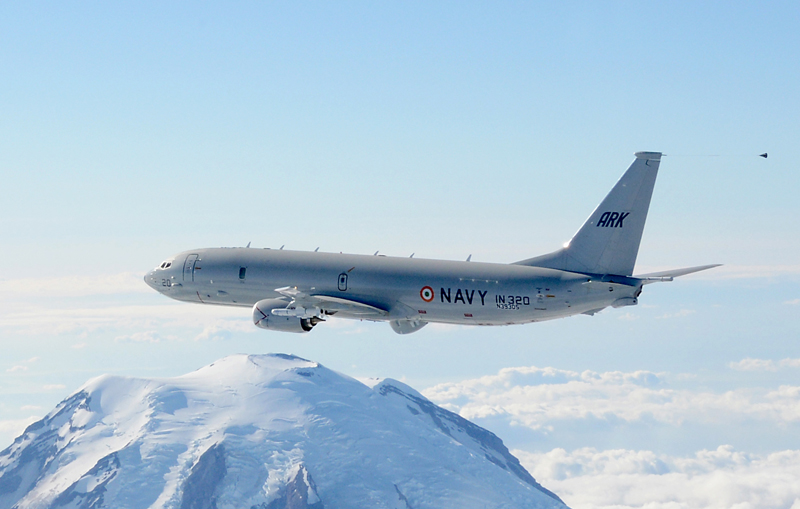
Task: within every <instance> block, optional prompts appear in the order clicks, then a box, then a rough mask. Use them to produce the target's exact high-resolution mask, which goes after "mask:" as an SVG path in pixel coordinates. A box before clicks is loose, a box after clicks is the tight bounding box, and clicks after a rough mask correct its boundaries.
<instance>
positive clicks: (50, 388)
mask: <svg viewBox="0 0 800 509" xmlns="http://www.w3.org/2000/svg"><path fill="white" fill-rule="evenodd" d="M66 388H67V386H66V385H64V384H47V385H43V386H42V389H44V390H46V391H55V390H61V389H66Z"/></svg>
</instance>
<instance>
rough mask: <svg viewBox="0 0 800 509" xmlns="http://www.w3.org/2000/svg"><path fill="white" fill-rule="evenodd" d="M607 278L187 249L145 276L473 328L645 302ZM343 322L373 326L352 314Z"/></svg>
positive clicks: (195, 290) (227, 295) (245, 301)
mask: <svg viewBox="0 0 800 509" xmlns="http://www.w3.org/2000/svg"><path fill="white" fill-rule="evenodd" d="M164 266H167V268H162V267H164ZM604 279H606V280H604ZM607 279H608V278H604V277H603V276H600V275H598V276H594V275H587V274H580V273H575V272H568V271H562V270H555V269H547V268H540V267H531V266H524V265H505V264H495V263H479V262H457V261H443V260H426V259H418V258H397V257H388V256H368V255H351V254H336V253H319V252H302V251H284V250H274V249H254V248H210V249H197V250H193V251H186V252H183V253H180V254H178V255H176V256H175V257H173V258H172V259H171V260H168V261H167V262H165V263H162V265H161V267H158V268H156V269H154V270H153V271H151V272H150V273H148V274H147V276H145V281H146V282H147V284H148V285H150V286H151V287H153V288H154V289H156V290H158V291H159V292H161V293H163V294H164V295H166V296H168V297H171V298H173V299H176V300H181V301H186V302H195V303H203V304H216V305H231V306H242V307H252V306H254V304H255V303H256V302H258V301H260V300H262V299H274V298H281V297H282V294H281V293H279V292H276V290H277V289H281V288H284V287H293V288H298V289H301V290H303V291H305V292H307V293H313V294H314V295H317V296H328V297H332V298H335V299H345V300H347V301H353V302H357V303H362V304H365V305H369V306H373V307H375V308H378V309H381V310H384V311H386V315H385V316H384V317H381V318H375V317H371V318H368V319H376V320H386V321H390V320H421V321H424V322H440V323H453V324H472V325H510V324H518V323H528V322H538V321H542V320H550V319H554V318H561V317H565V316H570V315H575V314H581V313H588V314H592V313H594V312H595V311H598V310H600V309H602V308H605V307H607V306H610V305H615V306H617V305H629V304H635V298H636V297H637V296H638V294H639V292H640V291H641V286H642V282H641V281H640V280H637V279H635V278H624V277H617V278H616V279H615V280H614V281H609V280H607ZM331 314H334V313H331ZM335 314H336V316H338V317H343V318H355V319H363V318H364V317H363V316H362V315H359V314H357V313H350V312H348V311H347V310H338V311H336V312H335Z"/></svg>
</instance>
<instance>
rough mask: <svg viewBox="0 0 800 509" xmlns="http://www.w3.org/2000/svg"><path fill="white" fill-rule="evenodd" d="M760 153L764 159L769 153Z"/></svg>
mask: <svg viewBox="0 0 800 509" xmlns="http://www.w3.org/2000/svg"><path fill="white" fill-rule="evenodd" d="M758 155H759V156H761V157H763V158H764V159H766V158H767V153H766V152H764V153H763V154H758Z"/></svg>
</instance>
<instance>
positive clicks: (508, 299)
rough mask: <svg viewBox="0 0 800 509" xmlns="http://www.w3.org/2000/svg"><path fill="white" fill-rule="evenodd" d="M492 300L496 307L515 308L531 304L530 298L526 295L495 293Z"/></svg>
mask: <svg viewBox="0 0 800 509" xmlns="http://www.w3.org/2000/svg"><path fill="white" fill-rule="evenodd" d="M494 300H495V305H496V306H497V309H513V310H517V309H520V308H521V307H522V306H530V305H531V298H530V297H528V296H527V295H495V297H494Z"/></svg>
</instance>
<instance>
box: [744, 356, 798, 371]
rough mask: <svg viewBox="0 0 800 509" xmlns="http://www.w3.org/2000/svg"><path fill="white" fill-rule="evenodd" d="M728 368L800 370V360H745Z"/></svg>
mask: <svg viewBox="0 0 800 509" xmlns="http://www.w3.org/2000/svg"><path fill="white" fill-rule="evenodd" d="M728 367H730V368H731V369H735V370H736V371H778V369H780V368H800V359H788V358H787V359H782V360H780V361H778V362H775V361H773V360H772V359H753V358H750V357H748V358H745V359H742V360H740V361H739V362H731V363H730V364H728Z"/></svg>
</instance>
